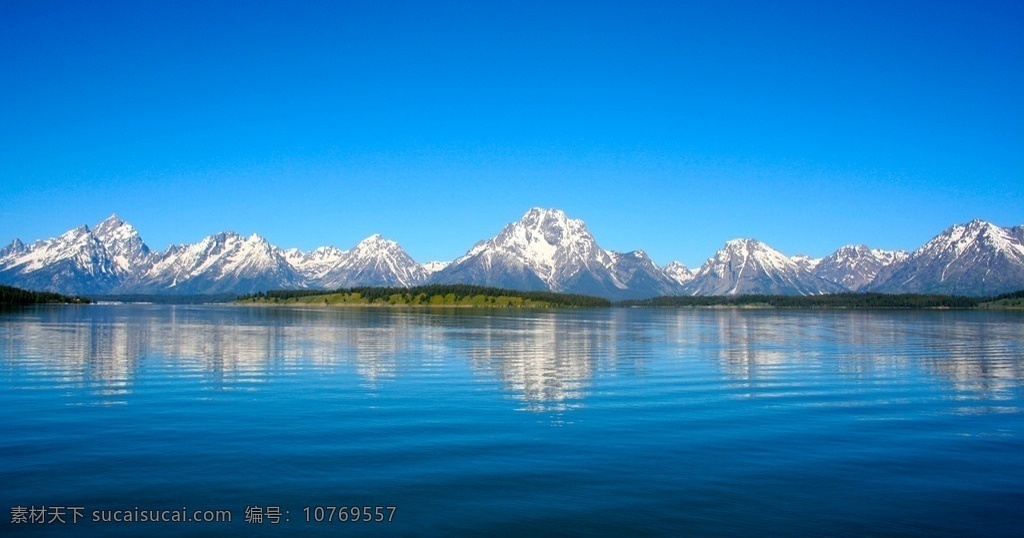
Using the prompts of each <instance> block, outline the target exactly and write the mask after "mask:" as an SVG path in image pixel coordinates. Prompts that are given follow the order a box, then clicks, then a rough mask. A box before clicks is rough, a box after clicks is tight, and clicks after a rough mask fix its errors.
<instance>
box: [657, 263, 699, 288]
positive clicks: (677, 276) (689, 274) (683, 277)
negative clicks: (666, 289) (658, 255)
mask: <svg viewBox="0 0 1024 538" xmlns="http://www.w3.org/2000/svg"><path fill="white" fill-rule="evenodd" d="M661 270H662V272H664V273H665V274H666V275H668V277H669V278H671V279H672V280H674V281H676V282H678V283H679V284H686V283H687V282H689V281H691V280H693V271H691V270H690V269H689V268H688V267H686V266H685V265H683V264H682V263H681V262H670V263H668V264H667V265H666V266H665V267H662V268H661Z"/></svg>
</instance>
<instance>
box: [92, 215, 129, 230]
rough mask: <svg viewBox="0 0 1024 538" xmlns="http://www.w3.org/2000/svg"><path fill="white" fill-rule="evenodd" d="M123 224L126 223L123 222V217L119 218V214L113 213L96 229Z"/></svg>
mask: <svg viewBox="0 0 1024 538" xmlns="http://www.w3.org/2000/svg"><path fill="white" fill-rule="evenodd" d="M122 224H125V222H124V221H123V220H121V217H119V216H117V213H111V214H110V216H109V217H107V218H105V219H103V221H101V222H100V223H99V224H97V225H96V227H97V228H99V227H100V226H103V225H109V226H120V225H122Z"/></svg>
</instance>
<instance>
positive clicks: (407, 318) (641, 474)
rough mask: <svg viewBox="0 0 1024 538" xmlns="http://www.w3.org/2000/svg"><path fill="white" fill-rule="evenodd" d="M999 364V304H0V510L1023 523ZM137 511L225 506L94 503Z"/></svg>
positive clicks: (236, 527) (1017, 455)
mask: <svg viewBox="0 0 1024 538" xmlns="http://www.w3.org/2000/svg"><path fill="white" fill-rule="evenodd" d="M1022 387H1024V315H1022V314H1021V313H1016V312H983V311H928V312H910V311H907V312H884V311H877V312H865V311H775V310H736V309H728V310H714V309H707V310H671V309H665V310H661V309H602V310H569V311H525V312H517V311H508V310H499V311H477V310H409V311H402V310H391V309H382V308H377V309H373V308H364V309H357V308H352V309H324V308H311V309H299V308H294V309H293V308H260V307H231V306H223V307H220V306H156V305H88V306H64V307H60V306H58V307H40V308H34V309H27V310H19V311H14V312H5V313H2V314H0V409H3V412H2V414H0V432H2V436H0V484H3V487H2V488H0V507H2V509H3V510H4V513H3V514H2V521H3V527H2V528H3V531H4V532H5V533H6V532H13V533H16V534H24V535H52V534H76V535H97V536H107V535H124V536H134V535H139V534H153V535H161V536H163V535H168V536H177V535H210V536H214V535H225V534H228V535H295V534H302V535H311V534H322V535H332V534H357V535H388V536H391V535H407V536H445V535H487V536H522V535H543V536H582V535H594V536H636V535H676V536H678V535H694V536H715V535H722V536H732V535H776V536H793V535H828V536H861V535H866V534H867V535H907V536H925V535H928V536H934V535H949V536H976V535H986V536H1001V535H1005V536H1012V535H1018V536H1019V535H1021V534H1024V510H1021V507H1022V506H1024V401H1022V400H1024V388H1022ZM62 506H63V507H75V506H78V507H82V508H84V510H83V512H84V518H85V519H86V521H79V522H78V523H70V522H68V523H65V524H60V523H56V522H55V523H41V524H38V523H37V524H32V523H29V524H19V523H12V519H13V518H14V516H13V510H14V508H16V507H26V508H31V507H37V508H38V507H48V509H52V508H53V507H62ZM317 506H323V507H326V506H371V507H375V506H395V507H397V508H396V511H395V513H394V518H393V521H391V522H390V523H384V522H381V523H376V522H371V523H365V522H358V523H352V522H345V523H342V522H338V521H333V522H326V521H324V522H320V523H317V522H313V521H311V522H306V521H305V519H306V517H305V512H304V508H305V507H309V508H310V509H311V512H310V514H311V517H312V515H313V514H314V512H313V510H315V507H317ZM135 507H138V508H139V509H141V510H156V509H160V510H181V509H182V508H183V507H184V508H185V509H186V510H187V511H189V512H192V511H193V510H206V509H225V510H229V511H230V513H231V516H232V521H231V522H230V523H198V522H192V523H148V522H138V523H105V522H93V521H91V517H92V512H93V511H96V510H107V511H110V510H129V511H131V510H133V509H134V508H135ZM246 507H259V508H260V509H263V510H266V509H267V508H272V507H276V508H280V510H281V512H282V519H281V521H280V522H279V523H277V524H272V523H270V522H269V521H267V520H265V521H264V522H263V523H246V522H245V509H246ZM286 520H287V521H286Z"/></svg>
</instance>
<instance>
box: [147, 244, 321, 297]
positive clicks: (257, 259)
mask: <svg viewBox="0 0 1024 538" xmlns="http://www.w3.org/2000/svg"><path fill="white" fill-rule="evenodd" d="M304 283H305V281H304V279H303V278H302V276H301V275H300V274H298V272H296V271H295V270H294V269H293V268H292V267H291V265H290V264H289V263H288V262H287V261H286V260H285V259H284V256H283V255H282V253H281V251H280V249H278V248H276V247H274V246H273V245H271V244H270V242H269V241H267V240H266V239H265V238H263V237H262V236H260V235H259V234H252V235H250V236H249V237H242V236H241V235H239V234H237V233H235V232H231V231H228V232H221V233H218V234H214V235H211V236H208V237H205V238H203V239H202V240H201V241H199V242H198V243H194V244H191V245H183V246H180V247H175V246H172V247H171V248H169V249H168V250H167V251H165V252H163V253H161V254H159V255H156V256H154V260H153V262H152V264H151V265H150V266H149V267H148V268H147V270H146V271H145V273H144V274H142V275H141V276H140V278H139V281H138V282H136V283H135V286H136V289H141V290H144V291H148V292H170V293H224V292H233V293H249V292H253V291H259V290H266V289H272V288H283V287H302V286H303V285H304Z"/></svg>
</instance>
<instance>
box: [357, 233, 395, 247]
mask: <svg viewBox="0 0 1024 538" xmlns="http://www.w3.org/2000/svg"><path fill="white" fill-rule="evenodd" d="M397 246H398V242H397V241H394V240H391V239H385V238H384V236H382V235H381V234H373V235H371V236H369V237H367V238H366V239H363V240H362V241H360V242H359V244H358V245H356V246H355V248H354V249H353V250H365V249H367V248H375V249H381V248H383V249H392V248H395V247H397Z"/></svg>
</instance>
